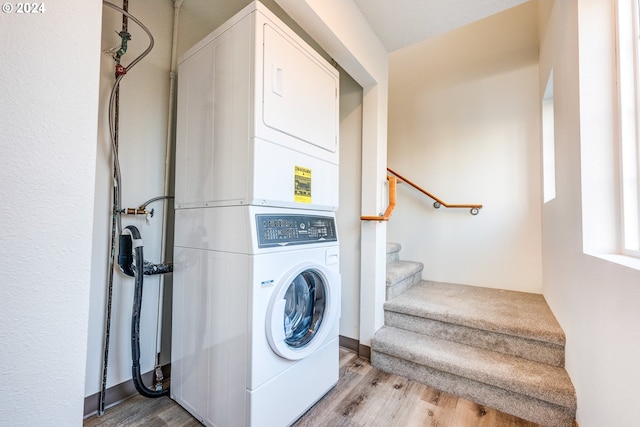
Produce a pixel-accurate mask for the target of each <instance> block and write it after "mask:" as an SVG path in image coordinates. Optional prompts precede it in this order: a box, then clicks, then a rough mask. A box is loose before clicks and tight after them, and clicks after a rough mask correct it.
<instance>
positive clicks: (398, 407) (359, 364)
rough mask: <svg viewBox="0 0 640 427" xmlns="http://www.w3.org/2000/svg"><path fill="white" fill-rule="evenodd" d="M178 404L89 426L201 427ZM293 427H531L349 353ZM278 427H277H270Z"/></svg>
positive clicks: (149, 402) (110, 412) (125, 412)
mask: <svg viewBox="0 0 640 427" xmlns="http://www.w3.org/2000/svg"><path fill="white" fill-rule="evenodd" d="M200 425H201V424H200V423H199V422H198V421H196V420H195V419H194V418H193V417H192V416H191V415H190V414H189V413H188V412H186V411H185V410H184V409H182V407H180V406H179V405H178V404H177V403H175V402H174V401H172V400H171V399H169V398H168V397H163V398H160V399H146V398H144V397H141V396H135V397H132V398H131V399H128V400H126V401H125V402H122V403H121V404H119V405H117V406H115V407H113V408H109V409H107V410H106V411H105V414H104V415H103V416H102V417H97V416H92V417H90V418H87V419H86V420H85V422H84V427H94V426H169V427H191V426H200ZM294 426H295V427H317V426H323V427H324V426H330V427H338V426H343V427H355V426H362V427H365V426H366V427H378V426H379V427H391V426H394V427H396V426H397V427H405V426H407V427H408V426H412V427H413V426H416V427H417V426H438V427H472V426H473V427H485V426H486V427H507V426H508V427H536V426H537V425H536V424H533V423H530V422H528V421H524V420H521V419H519V418H516V417H514V416H511V415H507V414H505V413H503V412H500V411H497V410H495V409H492V408H488V407H486V406H482V405H479V404H477V403H474V402H471V401H469V400H466V399H462V398H460V397H457V396H453V395H451V394H448V393H444V392H441V391H439V390H436V389H434V388H431V387H428V386H425V385H422V384H419V383H416V382H414V381H411V380H408V379H406V378H402V377H399V376H397V375H393V374H387V373H384V372H382V371H380V370H378V369H376V368H373V367H372V366H371V364H370V363H369V361H367V360H365V359H362V358H359V357H357V355H356V354H355V353H353V352H351V351H348V350H344V349H341V350H340V380H339V382H338V384H337V385H336V387H335V388H333V389H332V390H331V391H330V392H329V393H328V394H327V395H326V396H325V397H324V398H323V399H322V400H320V401H319V402H318V403H317V404H316V405H315V406H313V407H312V408H311V409H310V410H309V411H308V412H307V413H306V414H304V415H303V416H302V417H301V418H300V419H299V420H298V421H297V422H296V423H295V424H294ZM274 427H278V426H274Z"/></svg>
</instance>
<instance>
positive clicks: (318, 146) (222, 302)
mask: <svg viewBox="0 0 640 427" xmlns="http://www.w3.org/2000/svg"><path fill="white" fill-rule="evenodd" d="M338 86H339V79H338V72H337V70H336V69H335V68H334V67H332V66H331V65H330V64H329V63H327V61H326V60H324V59H323V58H322V57H321V56H319V55H318V54H317V53H316V52H315V51H313V49H311V48H310V47H309V46H308V45H307V44H306V43H305V42H304V41H303V40H302V39H300V38H299V37H298V36H297V35H296V34H294V33H293V32H292V31H291V30H290V29H289V28H287V27H286V26H285V25H284V24H283V23H282V22H281V21H280V20H279V19H278V18H277V17H276V16H275V15H274V14H273V13H271V12H270V11H269V10H268V9H266V8H265V7H264V6H263V5H262V4H261V3H259V2H254V3H252V4H250V5H249V6H247V7H246V8H245V9H243V10H242V11H240V12H239V13H238V14H236V15H235V16H234V17H233V18H231V19H230V20H229V21H227V22H226V23H225V24H223V25H222V26H221V27H219V28H218V29H217V30H215V31H214V32H213V33H211V34H210V35H209V36H207V37H206V38H205V39H203V40H202V41H201V42H199V43H198V44H197V45H195V46H194V47H193V48H191V49H190V50H189V51H188V52H186V53H185V54H184V55H183V57H182V58H181V59H180V65H179V81H178V125H177V144H176V189H175V208H176V211H175V242H174V280H173V313H172V314H173V318H172V323H173V324H172V357H171V371H172V372H171V397H172V398H173V399H174V400H176V401H177V402H178V403H179V404H180V405H182V406H183V407H184V408H186V409H187V410H188V411H189V412H190V413H192V414H193V415H194V416H195V417H196V418H198V419H199V420H200V421H202V422H203V423H204V424H205V425H209V426H218V427H224V426H269V427H273V426H286V425H290V424H292V423H293V422H294V421H295V420H296V419H297V418H298V417H300V416H301V415H302V414H303V413H304V412H305V411H306V410H307V409H308V408H310V407H311V406H312V405H313V404H314V403H315V402H317V401H318V400H319V399H320V398H321V397H322V396H324V394H326V393H327V392H328V391H329V390H330V389H331V388H332V387H333V386H334V385H335V384H336V383H337V381H338V364H339V350H338V326H339V319H340V285H341V282H340V273H339V243H338V235H337V228H336V222H335V210H336V209H337V207H338Z"/></svg>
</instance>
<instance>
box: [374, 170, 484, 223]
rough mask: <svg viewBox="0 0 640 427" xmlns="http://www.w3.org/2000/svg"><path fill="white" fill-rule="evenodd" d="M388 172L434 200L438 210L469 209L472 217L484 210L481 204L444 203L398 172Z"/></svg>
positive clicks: (434, 205)
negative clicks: (441, 208)
mask: <svg viewBox="0 0 640 427" xmlns="http://www.w3.org/2000/svg"><path fill="white" fill-rule="evenodd" d="M387 171H388V172H389V173H391V174H393V175H395V176H397V177H398V179H400V182H406V183H407V184H409V185H410V186H412V187H413V188H415V189H416V190H418V191H419V192H421V193H422V194H424V195H425V196H427V197H429V198H430V199H432V200H434V202H433V207H434V208H436V209H438V208H440V206H444V207H445V208H454V209H458V208H463V209H464V208H467V209H470V212H471V215H478V213H479V212H480V209H482V205H480V204H451V203H446V202H445V201H443V200H442V199H440V198H438V197H436V196H434V195H433V194H431V193H429V192H428V191H427V190H425V189H423V188H422V187H420V186H419V185H417V184H415V183H413V182H411V181H410V180H408V179H407V178H405V177H403V176H402V175H400V174H399V173H398V172H396V171H394V170H393V169H391V168H387Z"/></svg>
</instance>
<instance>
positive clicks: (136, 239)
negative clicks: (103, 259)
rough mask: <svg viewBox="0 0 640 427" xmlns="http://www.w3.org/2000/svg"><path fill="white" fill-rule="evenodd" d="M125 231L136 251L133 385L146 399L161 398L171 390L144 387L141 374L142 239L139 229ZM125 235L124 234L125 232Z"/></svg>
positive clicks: (132, 315)
mask: <svg viewBox="0 0 640 427" xmlns="http://www.w3.org/2000/svg"><path fill="white" fill-rule="evenodd" d="M125 230H128V232H129V233H130V234H131V238H132V242H131V243H132V244H131V247H132V248H133V251H134V260H135V261H134V264H133V265H132V267H131V268H132V270H133V272H134V277H135V290H134V293H133V311H132V313H131V373H132V377H133V385H134V386H135V387H136V390H138V393H140V394H141V395H142V396H144V397H161V396H165V395H167V394H168V393H169V389H168V388H166V389H162V390H153V389H150V388H148V387H147V386H145V385H144V383H143V381H142V374H141V373H140V309H141V308H142V284H143V282H144V256H143V252H142V238H141V236H140V231H138V228H137V227H135V226H133V225H129V226H127V227H125ZM123 234H124V232H123Z"/></svg>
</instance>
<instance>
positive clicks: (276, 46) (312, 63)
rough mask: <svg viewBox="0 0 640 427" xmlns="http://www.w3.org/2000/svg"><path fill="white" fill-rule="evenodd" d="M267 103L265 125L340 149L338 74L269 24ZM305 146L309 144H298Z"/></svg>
mask: <svg viewBox="0 0 640 427" xmlns="http://www.w3.org/2000/svg"><path fill="white" fill-rule="evenodd" d="M263 31H264V63H263V64H264V65H263V85H262V88H263V94H262V95H263V109H262V120H263V122H264V124H265V125H266V126H268V127H269V128H272V129H274V130H277V131H279V132H283V133H285V134H287V135H290V136H292V137H294V138H296V139H298V140H299V141H300V143H301V144H313V145H314V146H317V147H320V148H322V149H324V150H327V151H329V152H335V151H336V150H337V144H338V142H337V135H338V128H337V126H338V120H337V117H338V98H337V96H338V76H337V72H336V70H335V69H332V68H330V67H329V66H328V64H323V63H321V62H320V61H318V60H317V59H316V58H314V55H315V53H314V54H312V53H311V52H308V51H306V50H305V49H304V48H303V47H302V46H300V45H299V44H297V43H295V42H294V41H293V40H291V39H289V38H287V37H286V36H284V35H283V34H281V33H279V32H278V31H277V30H275V29H274V28H272V27H271V26H269V25H268V24H264V26H263ZM297 148H298V149H299V150H304V147H297Z"/></svg>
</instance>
